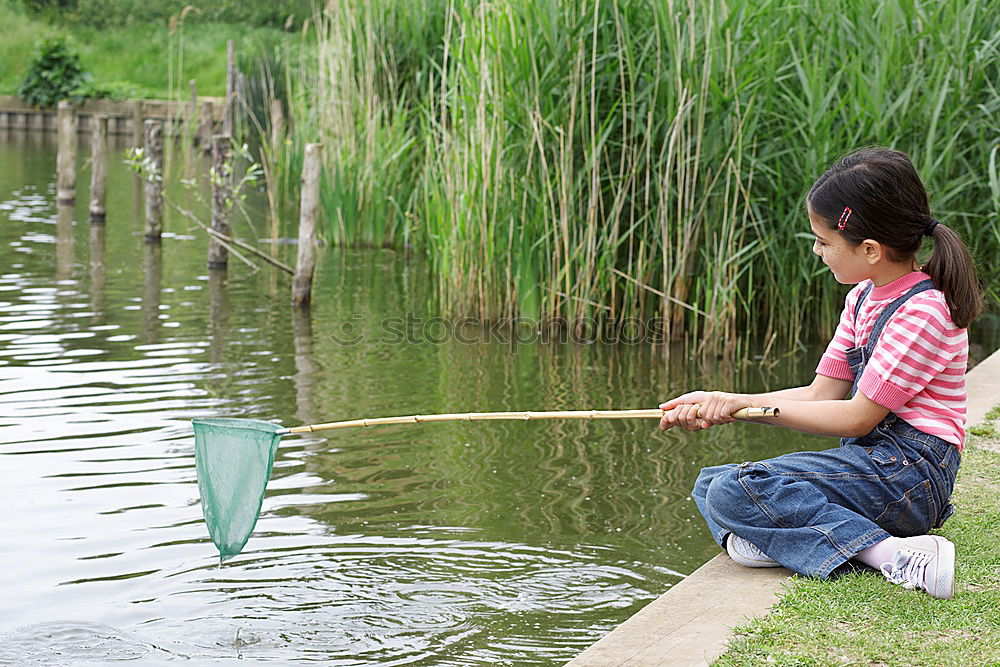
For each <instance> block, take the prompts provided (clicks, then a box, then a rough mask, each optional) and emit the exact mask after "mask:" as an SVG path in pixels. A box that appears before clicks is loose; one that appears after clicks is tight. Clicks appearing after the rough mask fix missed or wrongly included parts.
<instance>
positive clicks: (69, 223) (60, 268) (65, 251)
mask: <svg viewBox="0 0 1000 667" xmlns="http://www.w3.org/2000/svg"><path fill="white" fill-rule="evenodd" d="M75 215H76V208H75V207H74V205H73V204H59V208H58V212H57V215H56V281H57V282H61V281H64V280H71V279H72V278H73V264H74V259H73V253H74V249H75V246H76V242H75V239H74V236H73V224H74V222H73V219H74V216H75Z"/></svg>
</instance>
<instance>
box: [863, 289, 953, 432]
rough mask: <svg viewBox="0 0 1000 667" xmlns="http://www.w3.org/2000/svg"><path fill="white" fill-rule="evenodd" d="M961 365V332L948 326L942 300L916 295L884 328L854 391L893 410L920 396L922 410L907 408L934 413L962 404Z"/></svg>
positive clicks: (939, 295) (946, 309)
mask: <svg viewBox="0 0 1000 667" xmlns="http://www.w3.org/2000/svg"><path fill="white" fill-rule="evenodd" d="M967 361H968V339H967V334H966V331H965V329H959V328H958V327H956V326H955V324H954V323H953V322H952V321H951V317H950V315H949V313H948V306H947V303H946V302H945V300H944V297H943V295H941V294H940V292H937V293H926V294H922V295H918V296H916V297H914V298H912V299H910V300H909V301H908V302H906V303H905V304H904V305H903V306H902V307H901V308H900V309H899V310H898V311H897V312H896V314H895V315H894V316H893V317H892V318H891V319H890V320H889V322H888V324H886V327H885V329H884V330H883V332H882V335H881V337H880V338H879V340H878V343H877V344H876V345H875V350H874V351H873V353H872V358H871V361H870V363H869V364H868V365H867V366H866V367H865V371H864V373H863V374H862V376H861V381H860V382H859V384H858V390H859V391H861V393H863V394H864V395H865V396H867V397H868V398H870V399H871V400H872V401H873V402H875V403H878V404H879V405H881V406H883V407H886V408H889V409H890V410H893V411H898V410H899V409H900V408H902V407H903V406H904V405H906V404H907V403H908V402H910V399H912V398H913V397H915V396H917V394H922V395H921V397H920V398H921V402H922V403H924V405H921V406H916V405H911V407H920V408H922V409H924V410H926V411H927V412H929V413H931V414H934V413H936V412H937V411H939V410H941V409H942V408H944V407H945V406H947V405H950V404H953V403H954V402H955V401H956V400H964V397H965V368H966V363H967ZM941 416H942V417H944V416H945V415H941Z"/></svg>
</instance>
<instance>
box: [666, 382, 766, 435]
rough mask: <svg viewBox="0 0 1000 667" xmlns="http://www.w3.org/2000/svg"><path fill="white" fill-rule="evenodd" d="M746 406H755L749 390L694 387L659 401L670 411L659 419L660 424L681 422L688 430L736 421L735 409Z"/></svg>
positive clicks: (678, 424) (678, 423) (670, 426)
mask: <svg viewBox="0 0 1000 667" xmlns="http://www.w3.org/2000/svg"><path fill="white" fill-rule="evenodd" d="M746 407H753V401H752V399H751V397H750V396H747V395H746V394H730V393H727V392H722V391H693V392H690V393H687V394H684V395H682V396H678V397H677V398H672V399H670V400H669V401H667V402H666V403H661V404H660V409H661V410H665V411H667V414H665V415H663V417H662V418H661V419H660V428H661V429H663V430H666V429H668V428H672V427H674V426H680V427H681V428H683V429H685V430H687V431H699V430H701V429H705V428H710V427H711V426H714V425H716V424H729V423H731V422H734V421H736V419H734V418H733V416H732V415H733V413H734V412H736V411H737V410H739V409H740V408H746Z"/></svg>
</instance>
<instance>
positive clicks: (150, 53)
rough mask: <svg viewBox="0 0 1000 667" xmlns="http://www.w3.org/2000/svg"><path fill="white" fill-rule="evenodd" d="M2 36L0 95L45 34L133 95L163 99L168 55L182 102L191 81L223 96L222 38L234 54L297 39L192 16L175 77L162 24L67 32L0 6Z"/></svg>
mask: <svg viewBox="0 0 1000 667" xmlns="http://www.w3.org/2000/svg"><path fill="white" fill-rule="evenodd" d="M0 21H2V23H3V26H4V36H3V39H2V40H0V95H15V94H17V88H18V86H19V85H20V84H21V81H22V80H23V79H24V76H25V74H26V73H27V71H28V63H29V61H30V60H31V56H32V54H33V53H34V49H35V44H36V43H37V42H38V41H39V40H40V39H41V38H42V37H45V36H48V35H59V34H62V35H69V37H70V40H71V44H72V45H73V47H74V48H75V49H76V50H77V51H78V52H79V53H80V58H81V60H82V62H83V68H84V70H85V71H87V72H89V73H90V74H92V75H93V77H94V80H95V82H98V83H111V82H120V83H125V84H128V88H129V89H131V91H132V96H134V97H147V98H156V99H168V98H169V97H170V95H169V93H170V88H169V81H168V78H169V70H170V66H169V64H168V63H169V59H170V57H171V53H172V54H173V62H172V66H173V69H174V76H175V79H176V78H180V79H181V81H180V86H179V91H178V83H177V81H176V80H175V81H174V88H175V90H174V95H173V97H174V98H177V97H178V96H179V97H181V98H183V99H188V96H189V93H188V80H189V79H195V81H196V82H197V87H198V94H199V95H208V96H216V97H218V96H223V95H225V94H226V40H229V39H232V40H235V42H236V49H237V51H240V50H241V49H242V50H244V51H245V50H248V49H255V50H256V49H257V48H259V47H258V45H259V44H260V43H262V42H263V43H268V44H273V43H275V42H277V41H281V40H287V39H298V36H297V35H289V34H287V33H284V32H281V31H280V30H275V29H273V28H251V27H246V26H240V25H232V24H224V23H205V22H199V20H198V17H197V14H194V15H191V16H189V17H188V18H187V20H186V22H185V24H184V33H183V37H184V48H183V55H184V63H183V71H182V72H181V76H180V77H178V76H177V57H178V44H179V37H180V32H175V33H174V35H173V36H171V35H170V30H169V28H168V26H167V25H166V24H163V25H159V24H141V25H134V26H129V27H127V28H113V29H102V30H97V29H94V28H68V27H65V26H57V25H52V24H49V23H46V22H44V21H41V20H38V19H34V18H31V17H29V16H25V15H24V14H22V13H21V12H19V11H17V10H15V9H12V8H11V7H9V6H8V5H6V4H4V3H3V2H0Z"/></svg>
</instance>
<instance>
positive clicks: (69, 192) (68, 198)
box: [56, 100, 77, 204]
mask: <svg viewBox="0 0 1000 667" xmlns="http://www.w3.org/2000/svg"><path fill="white" fill-rule="evenodd" d="M58 115H59V153H58V156H57V158H56V200H57V201H58V203H60V204H72V203H73V202H74V201H75V200H76V142H77V136H76V132H77V117H76V109H74V108H73V105H72V104H70V103H69V100H62V101H61V102H59V111H58Z"/></svg>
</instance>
